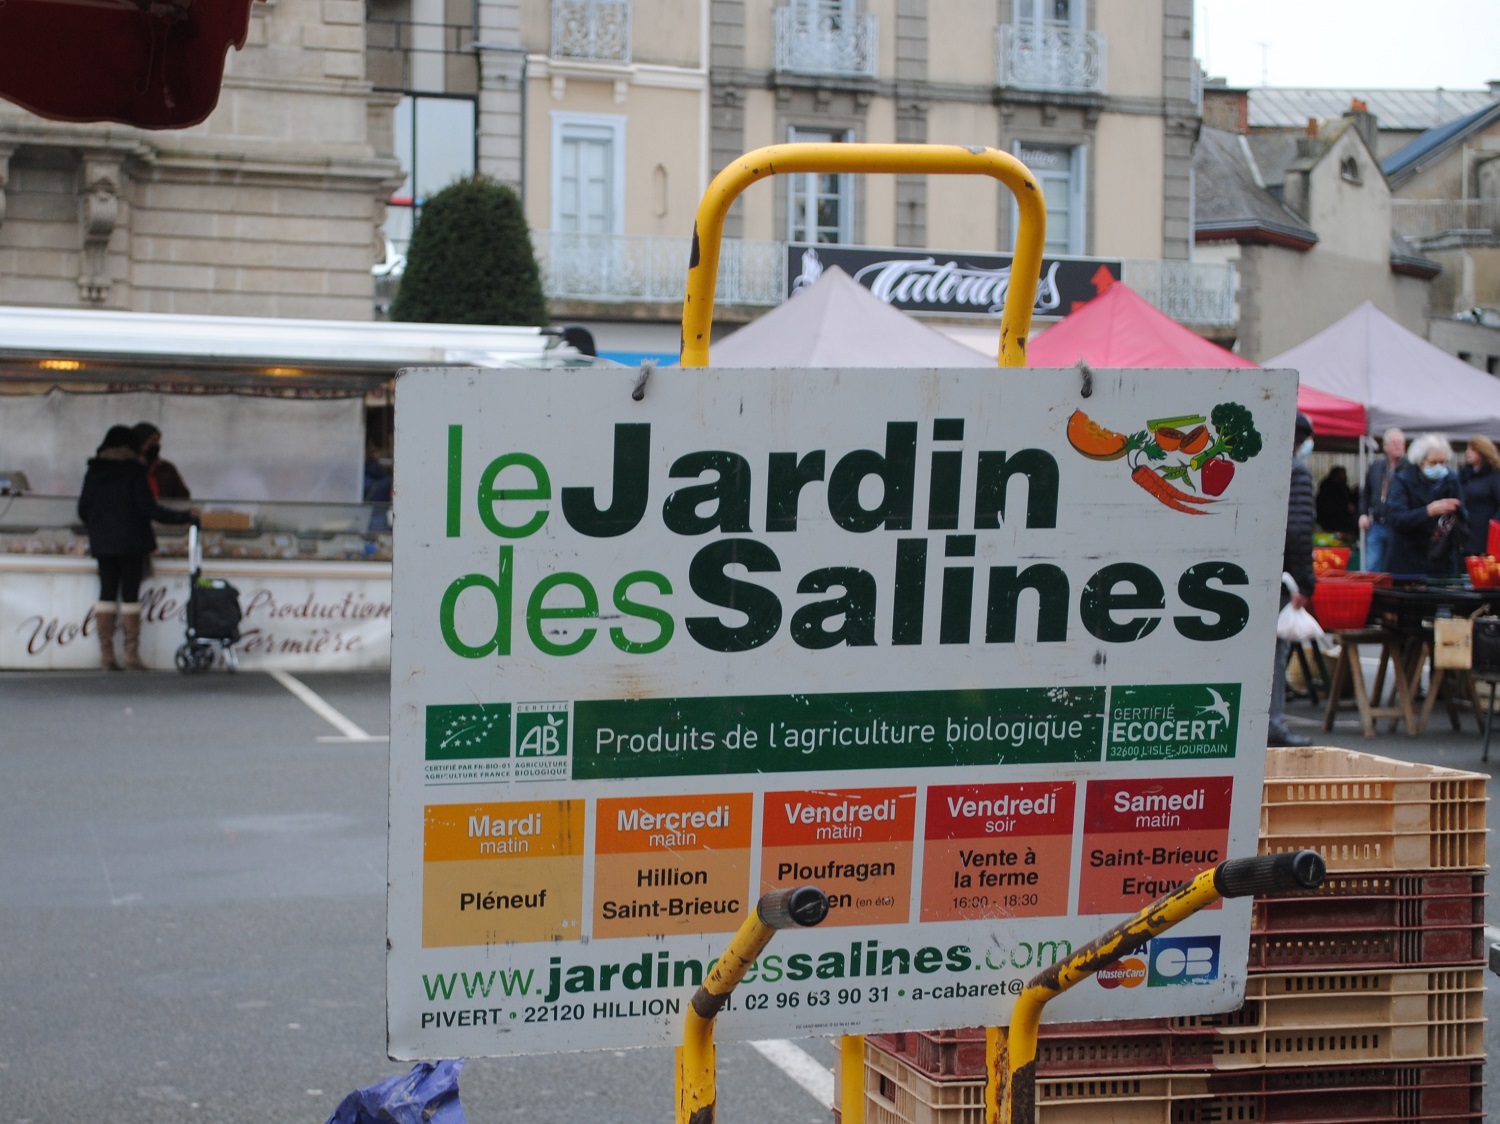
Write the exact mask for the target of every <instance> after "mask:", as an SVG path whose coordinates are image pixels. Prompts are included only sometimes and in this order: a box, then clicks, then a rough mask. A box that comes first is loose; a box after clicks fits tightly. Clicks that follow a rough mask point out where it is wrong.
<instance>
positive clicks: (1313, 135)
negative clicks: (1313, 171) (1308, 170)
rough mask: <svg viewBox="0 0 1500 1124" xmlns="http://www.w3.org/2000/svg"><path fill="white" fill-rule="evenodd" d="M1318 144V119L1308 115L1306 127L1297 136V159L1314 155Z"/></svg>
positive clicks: (1316, 152)
mask: <svg viewBox="0 0 1500 1124" xmlns="http://www.w3.org/2000/svg"><path fill="white" fill-rule="evenodd" d="M1319 144H1320V142H1319V139H1318V119H1317V118H1316V117H1309V118H1308V119H1307V128H1306V129H1305V130H1304V131H1303V133H1302V135H1301V136H1300V137H1298V138H1297V159H1299V160H1303V159H1306V158H1307V157H1309V156H1316V155H1317V154H1318V149H1319Z"/></svg>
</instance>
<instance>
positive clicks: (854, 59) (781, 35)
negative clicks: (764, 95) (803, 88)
mask: <svg viewBox="0 0 1500 1124" xmlns="http://www.w3.org/2000/svg"><path fill="white" fill-rule="evenodd" d="M775 16H776V23H775V34H776V44H775V47H776V54H775V60H776V61H775V66H776V69H777V70H778V71H780V72H783V73H788V74H820V75H834V76H837V77H842V78H874V77H875V61H876V42H877V35H878V31H879V24H878V22H877V21H876V18H875V16H874V15H868V14H867V15H862V16H852V17H846V16H839V15H830V14H828V13H821V14H820V13H819V12H818V11H817V10H816V9H815V8H813V7H812V6H811V5H805V4H791V5H785V6H783V7H780V8H777V9H776V13H775Z"/></svg>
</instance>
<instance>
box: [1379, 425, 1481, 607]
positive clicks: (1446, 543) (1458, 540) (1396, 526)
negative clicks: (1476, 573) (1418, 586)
mask: <svg viewBox="0 0 1500 1124" xmlns="http://www.w3.org/2000/svg"><path fill="white" fill-rule="evenodd" d="M1448 457H1449V449H1448V442H1447V440H1446V439H1445V438H1443V437H1439V436H1438V435H1437V434H1435V433H1424V434H1423V435H1422V436H1421V437H1418V438H1417V439H1416V440H1415V441H1413V442H1412V443H1411V446H1410V448H1408V449H1407V452H1406V460H1405V461H1403V462H1402V464H1401V467H1400V468H1398V469H1397V470H1396V473H1395V475H1394V476H1393V477H1391V487H1390V491H1389V493H1388V494H1387V497H1386V520H1385V521H1386V523H1387V524H1388V525H1389V526H1390V528H1391V543H1390V549H1389V551H1388V552H1387V554H1386V569H1387V570H1389V571H1390V572H1391V573H1393V574H1422V575H1425V576H1428V577H1437V578H1446V577H1454V576H1456V575H1458V574H1460V573H1462V572H1463V566H1464V560H1463V552H1464V546H1465V545H1466V544H1467V543H1468V541H1469V532H1468V524H1467V521H1466V516H1465V513H1464V509H1463V501H1462V500H1461V499H1460V497H1459V487H1458V477H1457V476H1456V475H1455V474H1454V473H1453V472H1452V471H1450V470H1449V467H1448Z"/></svg>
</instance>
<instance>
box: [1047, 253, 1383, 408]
mask: <svg viewBox="0 0 1500 1124" xmlns="http://www.w3.org/2000/svg"><path fill="white" fill-rule="evenodd" d="M1027 351H1028V358H1029V359H1030V361H1031V362H1032V363H1033V364H1034V365H1036V366H1039V367H1066V366H1070V365H1072V364H1074V363H1077V362H1085V363H1088V364H1090V365H1091V366H1095V367H1161V368H1170V367H1188V368H1194V367H1208V368H1212V367H1244V368H1254V367H1257V366H1258V364H1255V363H1252V362H1251V361H1250V360H1248V359H1246V358H1244V357H1243V356H1240V355H1236V354H1234V352H1232V351H1227V350H1225V349H1224V348H1222V347H1220V346H1219V345H1218V344H1216V343H1214V342H1213V341H1212V340H1206V339H1204V338H1203V337H1202V336H1200V335H1198V334H1197V333H1196V332H1194V331H1192V330H1191V329H1190V328H1185V327H1183V326H1182V325H1181V324H1179V323H1177V321H1175V320H1173V319H1172V318H1171V317H1170V316H1168V315H1167V314H1166V313H1164V312H1161V311H1160V310H1158V309H1156V308H1154V307H1153V306H1152V305H1151V304H1150V303H1148V302H1147V301H1146V300H1145V299H1144V298H1143V297H1141V296H1140V295H1139V294H1137V293H1136V292H1135V291H1134V290H1133V289H1131V288H1130V287H1129V286H1128V285H1126V284H1125V283H1124V282H1121V281H1117V282H1115V283H1114V284H1113V285H1111V286H1109V288H1107V289H1105V290H1104V292H1103V293H1101V294H1100V295H1099V296H1098V297H1095V298H1094V299H1093V300H1091V301H1089V302H1088V304H1086V305H1084V306H1083V307H1082V308H1080V309H1079V310H1078V311H1076V312H1073V313H1071V314H1069V315H1068V316H1067V317H1066V318H1064V319H1063V320H1060V321H1058V323H1056V324H1054V325H1052V327H1050V328H1048V329H1047V330H1046V331H1045V332H1043V333H1042V334H1041V335H1040V336H1038V337H1037V338H1036V339H1034V340H1032V341H1031V343H1030V345H1029V346H1028V349H1027ZM1266 365H1267V366H1268V367H1272V368H1276V367H1291V368H1293V369H1296V368H1298V367H1299V364H1298V363H1296V362H1292V361H1290V360H1285V361H1284V360H1281V359H1277V360H1273V361H1272V362H1270V363H1268V364H1266ZM1297 409H1299V410H1301V411H1302V412H1303V413H1304V414H1306V415H1307V416H1308V417H1310V418H1312V421H1313V428H1314V430H1315V432H1316V433H1317V434H1318V436H1319V437H1361V436H1363V435H1364V434H1365V432H1366V428H1365V426H1366V419H1365V409H1364V407H1363V406H1362V405H1360V402H1358V401H1351V400H1349V399H1347V398H1341V397H1338V396H1336V395H1334V394H1331V393H1328V392H1327V391H1326V389H1324V390H1320V389H1318V388H1316V387H1314V386H1311V385H1309V382H1308V380H1307V379H1306V378H1303V379H1302V380H1301V382H1300V385H1299V386H1298V388H1297Z"/></svg>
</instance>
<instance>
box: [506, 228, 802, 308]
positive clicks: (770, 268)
mask: <svg viewBox="0 0 1500 1124" xmlns="http://www.w3.org/2000/svg"><path fill="white" fill-rule="evenodd" d="M531 244H532V247H533V249H535V251H536V259H537V262H538V264H539V265H540V266H541V268H542V287H543V290H544V291H545V292H546V294H547V296H548V297H549V298H550V299H552V300H579V301H598V302H621V303H626V302H648V303H649V302H661V303H666V304H676V305H681V304H682V298H683V293H684V291H685V289H686V287H687V272H688V260H689V258H690V255H691V250H692V246H691V242H690V240H689V239H687V238H668V237H663V236H656V235H645V234H561V233H558V232H557V231H548V230H533V231H532V232H531ZM785 288H786V243H784V242H750V241H745V240H742V239H726V240H725V241H724V242H723V244H722V246H721V248H720V257H719V280H718V285H717V286H716V288H715V290H714V298H715V301H716V303H718V304H726V305H736V304H743V305H762V306H770V305H776V304H780V303H781V299H782V295H783V290H784V289H785Z"/></svg>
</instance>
